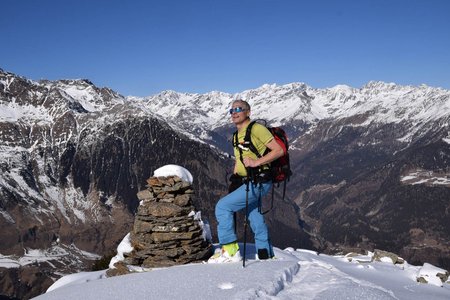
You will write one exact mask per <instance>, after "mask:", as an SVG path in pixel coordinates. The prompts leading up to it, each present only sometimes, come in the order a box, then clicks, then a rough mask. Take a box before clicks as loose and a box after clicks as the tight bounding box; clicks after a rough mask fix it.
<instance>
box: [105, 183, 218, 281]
mask: <svg viewBox="0 0 450 300" xmlns="http://www.w3.org/2000/svg"><path fill="white" fill-rule="evenodd" d="M147 183H148V185H147V189H145V190H142V191H140V192H139V193H138V194H137V197H138V199H139V200H140V201H141V202H140V205H139V207H138V211H137V214H136V216H135V221H134V227H133V231H132V232H131V234H130V241H131V245H132V246H133V249H134V250H133V251H132V252H131V253H126V254H124V258H125V259H124V260H123V261H121V262H119V263H116V264H115V265H114V266H115V268H116V269H110V270H109V272H108V275H109V276H114V275H121V274H127V273H130V270H131V269H135V268H128V267H127V265H132V266H140V267H143V268H155V267H168V266H173V265H181V264H186V263H190V262H198V261H202V260H205V259H208V258H209V257H210V256H211V255H212V251H213V247H212V244H211V242H210V241H207V240H206V239H205V238H204V235H203V229H202V228H201V226H200V224H199V222H198V220H195V219H194V216H193V212H194V211H195V208H194V206H193V203H192V197H193V195H194V190H193V189H192V186H191V184H190V183H189V182H186V181H183V180H182V179H181V178H180V177H178V176H168V177H151V178H149V179H148V180H147Z"/></svg>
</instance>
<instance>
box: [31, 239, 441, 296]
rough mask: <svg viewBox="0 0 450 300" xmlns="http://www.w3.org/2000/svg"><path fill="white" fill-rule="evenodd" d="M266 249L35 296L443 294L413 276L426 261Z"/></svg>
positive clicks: (76, 277) (65, 283)
mask: <svg viewBox="0 0 450 300" xmlns="http://www.w3.org/2000/svg"><path fill="white" fill-rule="evenodd" d="M242 248H243V247H242V245H241V251H242ZM274 250H275V255H276V259H273V260H268V261H258V260H256V259H255V247H254V245H253V244H249V245H248V247H247V258H248V259H249V260H248V261H247V262H246V267H245V268H243V267H242V263H230V264H207V263H197V264H187V265H181V266H174V267H168V268H157V269H151V270H150V271H148V272H140V273H134V274H129V275H124V276H117V277H112V278H105V272H106V271H96V272H84V273H78V274H72V275H68V276H65V277H62V278H61V279H59V280H58V281H57V282H56V283H55V284H54V285H53V286H52V287H51V288H50V289H49V291H48V292H47V293H46V294H43V295H41V296H38V297H37V298H35V299H41V300H46V299H47V300H53V299H58V300H59V299H66V300H74V299H83V300H89V299H95V300H98V299H256V298H263V299H369V300H370V299H377V300H378V299H411V300H419V299H420V300H422V299H450V283H449V282H447V283H445V284H444V285H443V287H440V286H436V285H433V284H421V283H418V282H416V276H417V275H418V274H419V273H426V275H427V276H429V277H430V278H432V277H433V278H434V277H436V276H435V274H436V269H437V268H435V267H433V266H431V265H429V264H426V265H424V266H423V267H417V266H411V265H409V264H408V263H404V264H401V265H394V264H392V263H387V262H370V261H371V256H370V255H371V254H370V253H369V255H367V256H363V255H361V257H360V258H361V260H360V259H358V260H356V259H352V261H351V262H350V261H349V259H348V258H347V257H344V256H328V255H323V254H317V253H316V252H314V251H309V250H302V249H297V250H294V249H292V248H287V249H285V250H281V249H278V248H275V249H274ZM358 261H363V262H362V263H361V262H358ZM364 261H365V262H364ZM438 270H440V269H438ZM55 286H56V288H55Z"/></svg>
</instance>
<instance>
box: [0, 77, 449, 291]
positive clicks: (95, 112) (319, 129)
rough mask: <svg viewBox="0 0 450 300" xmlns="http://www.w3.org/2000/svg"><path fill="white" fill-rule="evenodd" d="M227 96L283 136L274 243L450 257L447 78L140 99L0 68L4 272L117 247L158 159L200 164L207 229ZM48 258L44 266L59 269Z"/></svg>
mask: <svg viewBox="0 0 450 300" xmlns="http://www.w3.org/2000/svg"><path fill="white" fill-rule="evenodd" d="M236 97H242V98H244V99H246V100H248V101H249V102H250V104H251V106H252V115H253V117H254V118H262V119H265V120H267V121H268V123H269V124H272V125H282V126H283V127H284V128H285V129H286V130H287V132H288V134H289V137H290V144H291V150H290V152H291V164H292V167H293V170H294V176H293V177H292V178H291V181H290V182H289V183H288V196H287V197H286V199H285V200H284V201H283V202H282V201H280V200H279V199H280V198H279V197H278V198H276V200H275V201H276V202H275V208H274V209H273V210H272V211H271V212H270V213H269V214H268V215H267V222H268V224H269V227H270V229H271V231H272V232H273V234H272V238H273V243H274V244H275V245H276V246H279V247H287V246H291V247H295V248H315V249H316V250H320V251H325V252H329V253H332V252H333V253H335V252H336V251H343V250H355V251H362V250H373V249H374V248H382V249H386V250H390V251H393V252H396V253H399V254H401V255H402V256H403V257H405V258H407V259H408V261H410V262H412V263H418V262H425V261H427V262H431V263H433V264H435V265H438V266H441V267H445V268H448V267H449V266H450V261H449V259H448V257H450V250H449V249H450V245H449V240H450V223H449V222H450V218H448V212H449V210H450V203H449V201H448V199H450V188H449V187H450V180H449V179H448V178H449V176H450V168H449V166H450V144H449V143H450V126H449V119H450V91H448V90H443V89H440V88H432V87H428V86H418V87H415V86H399V85H395V84H393V83H383V82H370V83H368V84H367V85H365V86H363V87H361V88H351V87H348V86H343V85H341V86H335V87H332V88H329V89H314V88H312V87H309V86H308V85H306V84H303V83H292V84H287V85H282V86H277V85H264V86H262V87H260V88H258V89H254V90H248V91H243V92H242V93H239V94H236V95H232V94H226V93H221V92H211V93H207V94H186V93H177V92H174V91H166V92H162V93H160V94H158V95H154V96H150V97H145V98H138V97H124V96H122V95H119V94H117V93H115V92H114V91H112V90H110V89H108V88H98V87H96V86H95V85H94V84H92V83H91V82H89V81H88V80H59V81H40V82H35V81H31V80H27V79H25V78H22V77H20V76H17V75H15V74H12V73H8V72H5V71H1V70H0V133H1V138H0V158H1V159H0V170H1V174H0V226H2V228H3V229H2V233H1V239H2V243H0V254H1V255H2V257H3V258H5V259H9V260H10V264H9V265H8V267H9V268H8V269H6V270H3V269H1V266H2V265H1V264H0V270H3V271H1V272H2V277H4V278H15V276H19V277H20V276H22V277H24V275H17V274H16V273H18V272H17V269H16V268H10V267H11V266H12V265H17V264H16V263H15V262H20V261H21V259H20V257H27V255H28V256H29V254H30V253H34V252H33V251H34V250H36V249H41V250H42V251H46V253H53V252H55V251H56V252H58V253H63V252H71V253H72V255H73V256H74V257H76V259H74V260H72V262H73V261H77V260H80V261H85V260H88V259H92V255H93V254H97V255H102V254H105V253H106V252H108V251H110V250H111V249H114V245H115V244H116V243H117V242H118V240H119V239H120V238H121V237H122V236H123V235H124V233H125V232H128V231H129V228H130V226H131V224H132V219H133V213H134V210H135V209H136V207H137V203H138V201H137V198H136V193H137V191H139V190H140V189H141V188H142V187H143V186H144V185H145V180H146V179H147V178H148V177H149V176H150V174H151V173H152V172H153V171H154V170H155V169H156V168H158V167H160V166H161V165H164V164H169V163H176V164H178V165H182V166H185V167H187V168H189V169H190V170H191V171H192V172H193V173H194V174H195V177H196V178H197V179H198V180H197V181H196V182H194V187H195V189H196V193H197V195H198V197H197V198H198V199H197V201H198V203H196V206H197V207H198V208H199V209H202V211H203V215H204V216H206V217H207V218H208V219H209V220H210V222H211V225H212V227H213V229H214V226H215V223H214V222H215V220H214V205H215V202H216V201H217V199H218V198H219V196H220V195H222V194H223V193H225V191H226V174H227V173H226V172H227V168H228V167H229V164H230V160H229V159H227V158H226V157H225V156H223V155H222V153H223V152H228V151H230V144H229V139H230V134H231V132H232V131H233V130H234V129H233V128H232V126H231V124H230V122H229V115H228V114H227V109H228V108H229V105H230V103H231V101H232V100H233V99H234V98H236ZM210 146H213V147H210ZM303 230H304V231H307V232H308V234H309V235H307V234H305V232H304V231H303ZM213 232H214V230H213ZM55 247H56V248H55ZM58 247H61V248H58ZM24 249H25V252H24ZM83 251H84V252H83ZM86 251H87V252H89V253H91V254H92V255H91V254H89V253H87V252H86ZM55 257H56V256H55ZM11 261H12V263H11ZM22 261H27V262H28V261H29V260H27V259H25V260H22ZM55 261H58V260H57V259H55V260H54V261H53V262H49V263H48V264H47V266H46V268H47V269H51V270H58V269H64V268H63V266H62V263H55ZM42 264H43V263H41V269H42ZM26 265H27V266H28V267H29V269H30V270H31V269H32V268H33V267H34V268H36V266H35V265H34V266H33V265H32V264H30V263H26ZM52 265H53V266H52ZM75 265H76V264H75ZM64 266H67V268H68V269H70V270H68V271H72V272H73V271H75V270H74V267H73V266H74V264H73V263H68V262H66V263H65V264H64ZM78 266H79V269H82V268H83V267H86V266H87V265H86V263H81V262H80V263H78ZM33 272H38V271H37V270H34V271H33ZM49 272H50V271H49ZM33 274H34V273H33ZM49 274H51V275H50V276H48V277H47V278H50V277H52V278H55V277H58V276H59V275H58V274H60V273H57V275H54V272H53V273H51V272H50V273H49ZM27 276H28V277H30V275H29V274H28V275H27ZM30 280H31V279H30ZM12 281H13V280H11V282H12ZM30 285H32V284H30V282H28V286H30ZM43 285H45V284H43ZM17 289H18V290H19V288H17ZM21 289H22V292H23V290H25V289H26V288H23V287H21ZM28 291H29V290H28ZM16 295H18V294H16ZM24 295H25V294H24V293H23V294H21V297H23V296H24Z"/></svg>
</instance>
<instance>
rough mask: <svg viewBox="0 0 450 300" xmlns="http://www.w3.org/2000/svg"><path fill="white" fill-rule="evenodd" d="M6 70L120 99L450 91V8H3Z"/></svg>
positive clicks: (102, 2)
mask: <svg viewBox="0 0 450 300" xmlns="http://www.w3.org/2000/svg"><path fill="white" fill-rule="evenodd" d="M0 32H1V35H0V68H2V69H4V70H5V71H9V72H13V73H16V74H18V75H21V76H24V77H27V78H30V79H34V80H39V79H50V80H56V79H72V78H87V79H90V80H91V81H92V82H94V84H96V85H97V86H106V87H110V88H112V89H113V90H116V91H118V92H119V93H121V94H123V95H136V96H148V95H152V94H156V93H158V92H160V91H163V90H175V91H178V92H189V93H206V92H209V91H213V90H215V91H223V92H228V93H237V92H241V91H244V90H247V89H252V88H257V87H259V86H261V85H262V84H265V83H277V84H285V83H290V82H305V83H306V84H308V85H310V86H312V87H316V88H324V87H331V86H334V85H336V84H347V85H350V86H353V87H361V86H363V85H364V84H366V83H367V82H368V81H370V80H381V81H386V82H395V83H398V84H412V85H418V84H422V83H424V84H427V85H430V86H436V87H443V88H446V89H450V1H447V0H409V1H408V0H354V1H346V0H336V1H331V0H329V1H325V0H314V1H313V0H309V1H302V0H297V1H295V0H285V1H283V0H278V1H277V0H223V1H219V0H198V1H194V0H192V1H188V0H177V1H175V0H147V1H144V0H143V1H132V0H128V1H117V0H98V1H96V0H89V1H88V0H78V1H60V0H40V1H31V0H29V1H25V0H22V1H2V3H1V6H0Z"/></svg>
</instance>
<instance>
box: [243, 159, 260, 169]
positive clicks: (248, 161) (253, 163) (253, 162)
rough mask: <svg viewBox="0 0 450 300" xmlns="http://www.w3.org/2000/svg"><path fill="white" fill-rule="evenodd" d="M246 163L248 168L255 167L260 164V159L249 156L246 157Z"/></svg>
mask: <svg viewBox="0 0 450 300" xmlns="http://www.w3.org/2000/svg"><path fill="white" fill-rule="evenodd" d="M244 165H245V167H246V168H249V167H250V168H254V167H257V166H259V164H258V161H257V160H255V159H252V158H249V157H246V158H244Z"/></svg>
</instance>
